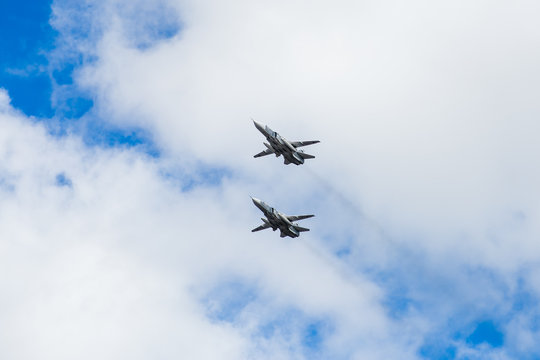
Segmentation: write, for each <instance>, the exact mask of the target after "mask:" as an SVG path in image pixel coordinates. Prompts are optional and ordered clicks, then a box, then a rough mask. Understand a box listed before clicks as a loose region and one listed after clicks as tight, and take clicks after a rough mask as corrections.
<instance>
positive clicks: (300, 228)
mask: <svg viewBox="0 0 540 360" xmlns="http://www.w3.org/2000/svg"><path fill="white" fill-rule="evenodd" d="M294 228H295V229H296V230H298V231H299V232H304V231H309V229H308V228H304V227H301V226H295V227H294Z"/></svg>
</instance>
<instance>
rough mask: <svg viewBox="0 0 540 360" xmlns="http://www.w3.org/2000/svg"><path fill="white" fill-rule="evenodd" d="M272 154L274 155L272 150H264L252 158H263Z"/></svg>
mask: <svg viewBox="0 0 540 360" xmlns="http://www.w3.org/2000/svg"><path fill="white" fill-rule="evenodd" d="M273 153H274V151H273V150H270V149H266V150H263V151H261V152H260V153H258V154H256V155H253V157H255V158H258V157H261V156H265V155H270V154H273Z"/></svg>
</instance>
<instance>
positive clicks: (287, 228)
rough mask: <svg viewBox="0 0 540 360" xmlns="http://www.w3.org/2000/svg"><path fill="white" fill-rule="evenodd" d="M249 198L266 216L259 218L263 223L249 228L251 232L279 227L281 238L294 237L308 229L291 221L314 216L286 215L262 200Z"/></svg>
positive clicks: (274, 229)
mask: <svg viewBox="0 0 540 360" xmlns="http://www.w3.org/2000/svg"><path fill="white" fill-rule="evenodd" d="M251 200H253V203H254V204H255V206H256V207H258V208H259V209H260V210H261V211H262V212H263V214H264V216H266V219H265V218H261V220H262V221H263V223H264V224H262V225H261V226H258V227H256V228H255V229H253V230H251V232H255V231H261V230H264V229H268V228H272V230H273V231H276V230H277V229H279V231H280V237H282V238H283V237H285V236H290V237H292V238H295V237H298V236H300V233H301V232H304V231H309V229H306V228H303V227H301V226H298V224H296V223H293V221H298V220H303V219H307V218H310V217H314V216H315V215H297V216H287V215H285V214H283V213H280V212H279V211H277V210H276V209H274V208H273V207H271V206H268V205H267V204H266V203H264V202H263V201H261V200H259V199H256V198H254V197H252V198H251Z"/></svg>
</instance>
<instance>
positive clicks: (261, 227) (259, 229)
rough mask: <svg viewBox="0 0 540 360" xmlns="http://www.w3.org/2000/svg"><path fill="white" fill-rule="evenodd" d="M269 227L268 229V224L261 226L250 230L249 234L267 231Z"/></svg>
mask: <svg viewBox="0 0 540 360" xmlns="http://www.w3.org/2000/svg"><path fill="white" fill-rule="evenodd" d="M269 227H270V224H262V225H261V226H257V227H256V228H255V229H253V230H251V232H255V231H261V230H264V229H268V228H269Z"/></svg>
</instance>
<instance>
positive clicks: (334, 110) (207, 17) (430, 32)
mask: <svg viewBox="0 0 540 360" xmlns="http://www.w3.org/2000/svg"><path fill="white" fill-rule="evenodd" d="M149 4H150V3H147V2H144V3H143V2H136V3H132V2H124V1H92V2H87V3H85V5H88V7H87V8H85V10H84V11H80V10H81V9H80V6H79V5H76V6H74V4H71V3H70V2H63V1H62V2H57V3H56V4H55V6H54V9H55V14H56V15H55V16H56V18H55V20H54V22H53V24H54V25H55V26H56V27H57V29H59V31H60V32H61V34H63V35H62V39H64V41H65V43H62V44H64V45H63V46H64V48H62V49H63V50H62V51H63V52H62V53H59V54H56V56H58V57H59V58H61V57H62V56H64V55H65V51H66V50H67V51H69V50H71V51H74V49H77V51H82V53H83V54H85V55H86V56H88V57H93V58H95V59H94V60H93V61H90V62H88V63H86V65H85V66H84V67H83V68H81V69H79V70H78V71H77V72H76V82H77V85H78V86H80V87H81V88H83V89H85V90H88V91H91V92H92V93H93V95H94V96H95V97H96V107H95V109H94V111H95V112H96V113H97V114H98V115H99V116H101V117H102V118H104V119H106V120H107V121H110V122H113V123H115V124H119V125H121V126H125V125H129V126H133V125H135V126H140V127H143V128H145V129H147V130H149V131H150V132H151V133H152V134H153V135H154V138H155V140H156V142H157V144H158V146H159V147H160V148H161V149H162V150H163V154H164V156H163V157H162V158H159V159H150V158H147V157H144V156H142V155H140V154H138V153H136V152H131V151H128V150H122V151H121V150H114V149H109V150H96V149H87V148H85V147H84V146H83V145H81V144H80V143H79V142H78V140H77V139H74V138H72V137H67V138H63V139H53V138H51V137H49V136H48V135H47V134H46V133H45V130H44V129H43V128H42V127H40V126H37V125H30V124H29V122H28V120H27V119H22V118H20V117H19V115H14V113H13V110H12V109H11V108H10V107H9V101H8V100H7V97H6V96H5V95H2V93H0V110H1V111H2V114H3V115H2V121H3V124H2V128H3V129H4V128H5V129H6V131H5V132H2V134H0V146H1V147H2V149H3V150H2V157H3V159H2V164H3V165H2V166H3V168H1V167H0V174H2V179H3V182H1V183H0V185H2V184H5V185H2V186H0V189H1V191H2V195H1V196H2V199H4V200H3V202H2V205H1V208H0V214H3V215H2V217H1V218H0V219H2V221H3V222H4V223H5V224H4V225H3V226H2V227H1V228H2V230H0V231H1V233H0V234H3V235H2V238H10V239H14V240H12V241H11V242H8V243H7V244H6V245H4V246H6V249H7V250H6V251H5V252H4V254H6V255H5V259H4V260H5V263H4V265H3V267H4V270H5V273H10V272H13V271H14V270H15V269H16V268H17V266H18V264H19V263H22V264H26V265H27V266H26V267H24V268H25V270H24V271H25V272H24V273H22V274H20V275H17V276H15V277H14V278H15V279H17V280H18V281H12V280H6V284H4V286H3V289H6V290H5V291H6V294H7V293H18V294H20V298H22V299H25V301H27V303H25V302H19V301H12V302H11V303H8V305H7V306H5V307H4V308H5V309H9V310H10V314H11V315H10V317H9V319H10V320H9V321H10V322H8V325H6V326H5V327H4V328H3V329H1V330H0V331H3V332H6V331H7V330H6V329H9V328H11V327H15V324H18V325H17V327H15V328H16V329H17V331H13V332H11V335H9V336H12V338H9V337H8V339H12V340H13V341H7V340H6V342H5V344H1V343H0V349H1V348H2V347H3V348H6V349H7V351H8V354H9V355H11V356H12V358H15V357H25V356H26V357H27V358H32V357H34V356H33V355H34V354H38V353H39V354H43V353H47V354H51V357H66V358H67V357H74V356H76V357H81V354H82V353H83V352H84V353H86V350H88V351H90V349H91V348H93V344H95V343H100V344H102V345H103V344H106V346H102V347H100V349H101V350H99V351H101V352H100V353H91V352H88V357H90V356H92V357H96V356H99V357H118V356H120V355H118V354H120V353H121V354H125V353H126V349H130V350H131V349H132V350H133V357H141V358H148V357H155V354H158V355H160V354H161V355H163V356H166V357H170V356H174V355H180V354H181V355H183V357H191V358H193V357H195V358H203V357H208V358H216V357H218V358H223V357H224V355H222V354H223V353H224V352H227V353H228V354H229V355H230V358H242V357H244V358H245V357H254V358H260V357H261V356H263V353H266V354H269V355H268V356H269V357H270V358H278V357H279V356H281V357H283V358H288V357H292V358H295V357H301V356H302V351H304V350H303V347H302V346H301V344H300V343H301V340H299V339H296V340H295V339H290V338H287V336H286V335H285V336H283V337H282V338H279V337H274V338H270V339H267V340H265V339H264V338H261V337H258V336H257V331H258V329H259V327H260V326H261V325H263V324H265V322H268V321H271V318H272V316H274V315H275V314H276V313H280V312H283V311H285V310H284V309H287V308H294V309H299V311H302V312H305V313H306V314H307V315H306V316H308V317H313V318H317V319H329V320H328V321H329V322H331V323H332V326H334V330H333V331H332V332H331V333H330V334H328V335H326V336H325V339H324V344H325V345H324V346H325V348H324V352H323V353H324V354H333V355H336V356H338V355H339V356H342V357H345V358H351V357H352V358H354V357H356V358H370V359H375V358H397V357H399V358H406V357H407V356H409V357H411V358H414V357H415V356H418V353H417V349H418V348H419V347H420V346H421V345H422V344H423V343H424V342H425V341H427V340H426V339H427V337H428V335H429V334H433V333H437V332H441V333H442V334H443V335H442V336H445V337H446V338H447V339H446V341H447V342H448V343H449V344H453V343H454V342H455V341H454V340H453V336H455V332H456V331H458V330H459V329H456V327H457V328H459V327H460V326H462V327H463V326H470V324H471V323H474V322H475V321H481V320H482V318H483V317H495V316H498V315H501V314H503V315H501V316H502V317H504V316H508V317H512V316H514V315H515V314H514V313H513V312H512V307H513V306H514V304H513V303H514V301H515V299H514V296H519V295H516V292H517V290H516V288H517V285H516V284H517V282H518V280H519V278H520V274H522V273H523V272H525V273H528V272H531V274H535V272H537V265H536V263H537V261H538V255H537V254H538V250H539V249H538V245H537V241H536V239H537V238H538V234H539V231H540V227H539V224H540V221H539V208H538V201H537V199H538V198H539V197H540V193H539V190H538V189H539V187H538V186H537V184H538V183H539V180H540V168H539V166H538V161H537V159H536V154H537V153H539V150H540V148H539V147H540V145H539V143H538V141H537V139H536V134H538V132H539V130H540V125H539V122H538V121H537V120H536V118H537V117H538V115H539V114H540V109H539V108H538V102H537V98H538V95H539V88H538V84H540V81H539V80H540V79H539V76H540V74H539V73H538V70H537V64H538V62H539V60H540V53H539V52H538V49H539V48H540V47H538V46H537V45H538V40H537V39H538V34H539V33H540V28H539V25H538V22H537V19H536V16H535V14H536V13H537V11H538V5H537V4H535V3H533V2H530V1H518V2H515V1H514V2H509V1H498V2H474V3H471V2H467V1H457V2H451V3H450V2H428V1H420V0H418V1H414V2H409V3H407V4H402V3H399V2H394V1H383V2H380V1H378V2H370V1H367V2H352V1H345V0H343V1H338V2H337V3H336V2H333V3H332V4H329V3H327V2H323V1H316V2H307V1H300V0H299V1H293V2H291V1H274V2H271V3H268V2H262V1H249V2H248V1H233V2H231V1H229V2H219V1H204V2H201V1H197V2H192V1H172V0H171V1H160V2H157V3H156V4H157V5H156V7H153V6H152V5H154V4H153V3H152V5H149ZM160 9H161V10H160ZM163 9H166V11H167V16H164V13H163V12H162V10H163ZM175 15H177V16H178V19H180V22H179V23H180V24H182V29H181V31H180V33H179V34H177V35H176V36H174V37H172V38H170V39H167V40H163V41H156V43H155V44H154V45H153V46H149V47H147V45H148V43H149V42H150V41H152V40H155V37H153V36H154V35H155V34H152V33H148V32H145V31H146V30H145V29H150V30H151V29H152V26H153V24H156V21H158V20H159V19H165V20H166V19H169V20H170V19H176V17H175ZM81 16H82V17H81ZM74 19H75V20H77V19H78V20H77V22H76V23H74V22H73V21H74ZM156 19H158V20H156ZM171 21H172V20H171ZM173 22H174V21H173ZM80 24H84V29H89V31H88V34H89V35H88V38H85V39H79V38H77V36H73V32H72V30H73V29H74V28H75V29H77V28H78V27H79V26H80ZM136 24H144V26H141V28H140V29H137V27H136ZM147 25H148V26H147ZM141 43H144V45H145V46H143V48H144V50H141V46H139V47H137V46H136V45H138V44H139V45H140V44H141ZM2 96H3V97H4V98H6V99H4V98H2ZM250 117H254V118H256V119H257V120H260V121H262V122H265V123H268V124H269V125H270V126H272V127H273V128H275V130H278V131H280V132H281V133H282V134H283V135H284V136H286V137H288V138H291V140H295V139H296V138H299V139H300V138H301V139H311V138H316V139H320V140H322V142H321V144H319V145H315V146H313V147H312V148H310V152H311V153H313V154H314V155H316V156H317V159H315V160H313V161H310V162H309V163H308V164H306V165H305V166H303V167H300V168H293V167H291V166H289V167H285V166H284V165H282V164H281V163H280V161H278V160H277V159H273V158H263V159H257V160H254V159H252V158H251V156H252V154H254V153H256V152H258V151H259V150H260V148H262V147H261V140H262V138H261V137H260V135H259V134H258V133H257V131H256V130H255V129H254V128H253V127H252V125H251V124H250V120H249V118H250ZM200 164H203V165H204V166H210V167H213V166H216V167H220V168H225V169H227V171H229V172H230V173H231V174H232V175H231V177H230V178H227V179H225V180H223V182H222V184H221V185H218V186H201V187H197V188H195V189H193V190H191V191H189V192H184V193H182V192H181V191H180V186H179V185H178V184H177V183H176V181H177V180H174V179H176V177H172V178H169V179H167V178H164V177H162V176H160V173H163V172H169V171H173V172H181V173H182V174H184V175H179V178H182V176H185V174H193V173H196V172H197V169H198V165H200ZM171 169H173V170H171ZM179 169H180V170H179ZM58 173H65V175H66V176H67V177H68V178H69V179H70V180H71V181H72V186H71V187H69V186H68V187H58V186H55V183H54V181H55V180H54V179H55V176H56V175H57V174H58ZM248 195H256V196H258V197H262V198H264V199H265V200H267V201H268V202H270V203H273V204H276V206H277V207H280V208H283V209H284V210H286V211H287V210H289V209H290V211H291V212H315V213H316V214H317V215H318V217H317V218H315V219H314V220H312V222H311V223H310V224H313V225H311V227H312V229H313V231H312V232H311V233H308V234H306V235H305V236H303V237H302V238H301V240H299V241H282V240H281V239H279V238H277V237H276V236H274V235H275V234H274V233H271V232H270V233H259V234H257V235H258V236H252V235H251V234H250V233H249V232H248V231H249V228H250V226H254V225H255V224H256V223H257V217H254V216H255V215H254V214H256V210H255V209H253V208H251V204H250V203H249V198H248ZM339 250H345V253H346V255H345V256H343V257H336V256H334V255H333V254H332V251H334V252H336V251H339ZM68 270H69V271H68ZM36 274H38V275H39V276H38V275H36ZM228 276H233V277H234V276H237V277H240V278H241V279H243V280H246V281H252V282H254V283H255V284H257V286H256V289H257V293H258V296H260V298H257V300H255V301H254V303H253V304H249V305H248V306H246V308H245V310H244V311H242V312H241V315H239V318H238V319H234V321H232V322H227V321H221V322H220V321H217V322H216V321H213V320H212V319H210V318H209V317H208V316H207V315H208V314H207V313H206V309H205V308H204V304H202V303H201V302H200V299H201V298H204V297H205V296H206V295H207V294H208V293H209V292H210V293H211V289H212V288H213V287H214V286H217V285H219V284H220V283H222V282H223V281H224V279H226V278H227V277H228ZM394 278H395V279H394ZM525 278H526V280H525V281H526V284H525V286H526V287H527V289H528V290H530V291H531V292H535V291H537V287H535V285H534V284H535V280H534V279H535V278H534V276H533V275H531V276H529V277H525ZM22 283H25V284H27V285H25V286H23V285H22ZM392 296H394V297H397V300H396V301H397V302H398V303H399V302H403V303H404V305H403V309H401V310H399V308H400V306H394V305H390V306H385V305H383V304H387V303H388V302H389V301H390V302H391V300H392V299H389V298H391V297H392ZM536 296H538V294H537V293H536ZM221 300H222V299H217V300H216V301H218V302H219V301H221ZM265 307H268V308H269V309H271V311H265V309H264V308H265ZM394 307H396V308H398V310H399V311H401V312H400V314H399V315H397V316H395V317H393V316H392V315H391V313H392V312H393V311H394V310H396V309H394ZM87 309H89V310H87ZM12 310H13V311H12ZM6 314H7V312H6ZM133 314H139V315H138V316H140V317H137V318H135V319H134V318H133ZM111 316H112V317H111ZM456 318H457V319H458V320H455V319H456ZM516 319H518V317H517V316H516ZM23 320H24V321H23ZM59 320H61V321H59ZM451 320H452V321H451ZM501 321H506V322H507V323H509V324H511V325H508V328H516V327H519V329H520V331H522V332H523V334H524V335H523V340H520V341H518V340H515V339H513V338H507V339H508V342H507V344H505V346H508V348H504V349H496V350H494V352H493V353H492V355H493V354H495V355H496V356H499V357H500V358H505V356H506V357H507V354H510V355H512V354H516V353H517V354H520V353H527V352H529V353H531V352H534V351H536V352H538V348H537V347H536V345H535V344H532V343H531V342H530V341H527V340H526V339H527V336H529V335H530V334H534V331H535V330H534V329H532V330H531V326H529V323H528V322H526V321H523V320H519V321H518V320H509V319H502V320H501ZM449 322H451V323H452V324H451V325H448V323H449ZM521 324H527V326H523V327H521ZM452 326H453V327H452ZM74 327H76V328H77V329H73V328H74ZM80 327H83V328H85V329H86V330H84V331H83V330H78V329H80ZM298 327H299V328H301V325H298ZM447 327H448V329H447ZM51 330H54V331H51ZM296 330H297V331H301V329H300V330H298V329H296ZM78 331H80V332H78ZM453 332H454V333H453ZM113 334H121V335H120V336H121V337H120V338H115V337H116V336H118V335H113ZM527 334H529V335H527ZM32 336H34V337H37V338H38V339H39V341H37V342H36V345H35V348H31V347H24V349H25V351H26V352H27V353H26V354H24V353H20V352H19V351H20V350H19V349H21V348H22V347H21V346H20V344H24V343H26V342H25V339H27V338H28V337H32ZM295 336H299V335H298V334H296V335H295ZM464 336H467V334H465V335H464ZM65 337H67V339H68V340H71V341H68V343H69V344H70V347H69V348H67V349H66V348H63V347H56V346H53V345H54V344H58V343H60V342H62V341H65V339H66V338H65ZM293 338H294V337H293ZM291 343H292V344H293V346H292V348H291ZM7 344H12V345H11V346H10V347H6V346H7ZM33 351H34V352H33ZM92 351H96V350H92ZM270 354H271V355H270ZM398 354H399V355H398ZM459 354H462V355H463V356H466V355H467V354H470V356H479V357H481V356H489V354H488V353H487V352H483V351H482V350H481V349H480V351H479V350H478V349H468V348H465V347H464V348H463V349H461V348H460V349H459V351H458V356H462V355H459ZM495 355H493V356H495Z"/></svg>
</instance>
